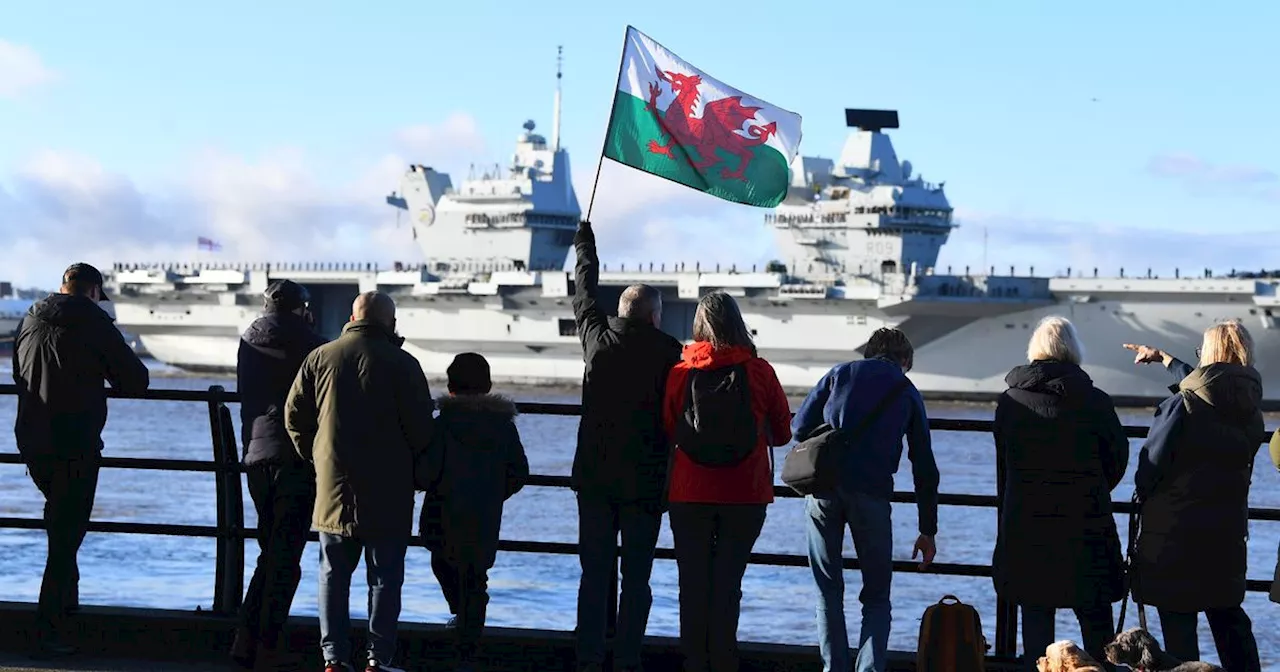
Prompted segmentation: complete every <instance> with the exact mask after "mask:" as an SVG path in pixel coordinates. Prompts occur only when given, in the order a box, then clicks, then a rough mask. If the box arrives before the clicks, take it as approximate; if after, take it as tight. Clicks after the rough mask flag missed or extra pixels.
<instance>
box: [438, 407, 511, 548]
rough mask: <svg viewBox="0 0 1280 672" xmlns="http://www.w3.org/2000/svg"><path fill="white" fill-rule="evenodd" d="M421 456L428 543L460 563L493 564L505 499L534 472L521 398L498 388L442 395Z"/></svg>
mask: <svg viewBox="0 0 1280 672" xmlns="http://www.w3.org/2000/svg"><path fill="white" fill-rule="evenodd" d="M437 403H438V404H439V406H440V417H439V418H437V419H436V423H435V429H434V430H433V431H432V438H431V446H430V448H428V449H427V458H426V459H425V460H423V462H422V467H423V469H424V473H423V474H421V475H420V477H419V482H420V483H422V484H423V487H425V488H426V496H425V497H424V498H423V506H422V514H421V516H420V519H419V529H420V530H421V534H422V536H423V538H424V541H425V542H426V545H427V548H428V549H430V550H431V551H432V552H433V553H435V552H439V551H443V552H444V553H445V556H446V557H447V558H449V560H450V562H453V563H455V564H457V565H466V566H479V567H482V568H484V569H489V568H491V567H493V563H494V560H495V559H496V558H497V553H498V537H499V534H500V532H501V528H502V509H503V503H504V502H506V501H507V500H508V499H510V498H511V496H512V495H514V494H516V493H517V492H519V491H520V489H521V488H523V487H524V485H525V482H526V481H528V480H529V459H528V457H527V456H526V455H525V452H524V445H523V444H522V443H521V442H520V432H519V430H517V429H516V423H515V417H516V415H517V413H516V405H515V404H514V403H512V401H511V400H510V399H507V398H506V397H502V396H499V395H496V394H479V395H458V396H449V397H441V398H440V399H439V400H438V402H437Z"/></svg>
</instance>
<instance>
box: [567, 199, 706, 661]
mask: <svg viewBox="0 0 1280 672" xmlns="http://www.w3.org/2000/svg"><path fill="white" fill-rule="evenodd" d="M573 246H574V250H575V251H576V253H577V268H576V270H575V274H574V296H573V312H574V318H575V319H576V321H577V326H578V336H579V338H581V339H582V352H583V359H584V361H585V363H586V367H585V370H584V372H583V378H582V419H581V421H580V423H579V425H578V449H577V452H576V453H575V454H574V456H573V473H572V485H573V489H574V491H575V492H577V495H578V549H579V550H578V553H579V561H580V563H581V565H582V582H581V584H580V585H579V587H578V628H577V637H578V669H579V670H589V671H592V672H594V671H596V670H599V669H600V666H601V664H602V663H603V661H604V640H605V627H606V616H605V613H606V610H607V606H606V605H607V604H608V599H609V591H610V590H612V589H613V581H612V578H613V576H615V572H616V570H615V564H614V562H615V558H614V556H615V553H616V549H617V543H618V534H619V532H621V534H622V597H621V600H620V601H619V605H618V622H617V634H616V637H615V640H614V641H615V642H616V646H615V650H614V654H613V657H614V669H616V670H620V671H621V670H638V669H639V668H640V644H641V639H642V638H643V636H644V630H645V626H646V625H647V624H648V621H649V608H650V606H651V605H652V603H653V595H652V593H651V592H650V590H649V574H650V572H651V571H652V569H653V552H654V548H655V547H656V546H657V544H658V529H659V527H660V526H661V524H662V511H663V508H664V504H665V501H666V497H665V495H666V493H665V490H666V480H667V459H668V447H667V440H666V435H665V433H664V431H663V427H662V395H663V390H664V388H665V386H666V382H667V373H668V372H669V371H670V370H671V367H672V366H674V365H675V364H676V363H677V362H679V361H680V351H681V345H680V342H679V341H677V340H676V339H675V338H673V337H671V336H669V335H668V334H665V333H663V332H662V331H660V330H659V326H660V325H661V322H662V294H660V293H659V292H658V290H657V289H654V288H653V287H650V286H648V285H632V286H630V287H628V288H626V290H624V291H623V292H622V296H621V298H620V299H619V300H618V317H606V316H605V314H604V311H602V310H601V309H600V307H599V306H598V305H597V294H598V289H599V283H600V259H599V257H598V256H597V254H596V240H595V233H594V232H593V231H592V229H591V223H590V222H585V221H584V222H582V223H581V224H580V225H579V227H578V233H577V235H576V236H575V237H574V241H573Z"/></svg>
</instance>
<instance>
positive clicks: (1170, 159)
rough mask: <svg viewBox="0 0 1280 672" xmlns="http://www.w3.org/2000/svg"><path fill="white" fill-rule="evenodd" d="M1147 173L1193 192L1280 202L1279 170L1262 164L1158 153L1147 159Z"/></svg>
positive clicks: (1183, 154) (1177, 153)
mask: <svg viewBox="0 0 1280 672" xmlns="http://www.w3.org/2000/svg"><path fill="white" fill-rule="evenodd" d="M1146 169H1147V173H1148V174H1149V175H1152V176H1154V177H1158V178H1160V179H1165V180H1175V181H1178V182H1181V183H1182V186H1183V187H1184V188H1185V189H1186V190H1187V191H1189V192H1192V193H1210V192H1214V193H1221V192H1224V191H1225V192H1229V193H1232V194H1234V195H1238V196H1244V197H1247V198H1256V199H1261V200H1264V201H1271V202H1275V203H1280V174H1277V173H1276V172H1275V171H1274V170H1271V169H1269V168H1264V167H1262V166H1254V165H1248V164H1215V163H1212V162H1210V161H1207V160H1205V159H1204V158H1201V157H1199V156H1196V155H1194V154H1187V153H1179V152H1175V153H1169V154H1157V155H1156V156H1153V157H1151V159H1150V160H1148V161H1147V167H1146Z"/></svg>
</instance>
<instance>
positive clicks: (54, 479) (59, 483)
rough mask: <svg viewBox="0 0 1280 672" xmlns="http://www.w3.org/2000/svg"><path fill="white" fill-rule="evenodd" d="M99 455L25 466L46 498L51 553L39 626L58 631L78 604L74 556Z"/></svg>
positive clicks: (85, 528)
mask: <svg viewBox="0 0 1280 672" xmlns="http://www.w3.org/2000/svg"><path fill="white" fill-rule="evenodd" d="M100 464H101V462H100V457H99V456H98V455H96V454H94V455H89V456H86V457H79V458H42V459H37V460H32V461H30V462H29V463H28V464H27V470H28V471H29V472H30V474H31V480H32V481H34V482H35V484H36V487H37V488H39V489H40V492H41V494H43V495H44V500H45V503H44V522H45V534H46V536H47V537H48V540H49V555H48V559H47V560H46V561H45V565H44V580H43V581H42V582H41V583H40V601H39V605H38V606H37V607H36V613H37V615H38V616H39V618H40V622H41V627H42V628H44V629H45V630H46V631H53V632H57V631H58V630H60V629H62V628H63V626H64V625H65V621H66V617H67V613H68V612H69V611H70V610H72V609H75V608H77V607H78V606H79V603H80V588H79V585H80V567H79V565H78V564H77V563H76V554H77V553H79V552H80V544H81V543H83V542H84V535H85V533H86V532H87V531H88V530H89V517H90V516H91V515H92V514H93V500H94V496H95V495H96V494H97V490H98V470H99V467H100Z"/></svg>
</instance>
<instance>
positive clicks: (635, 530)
mask: <svg viewBox="0 0 1280 672" xmlns="http://www.w3.org/2000/svg"><path fill="white" fill-rule="evenodd" d="M661 526H662V511H661V510H660V509H659V508H657V507H656V506H653V505H649V504H638V503H619V502H614V501H611V500H609V499H606V498H603V497H594V496H585V495H582V494H579V495H578V561H579V563H580V564H581V566H582V579H581V583H580V584H579V586H578V627H577V636H578V664H579V665H582V664H588V663H596V664H600V663H603V662H604V640H605V628H606V625H607V611H608V604H609V602H608V600H609V592H610V591H612V590H613V589H614V584H613V580H614V578H615V577H616V576H617V571H618V570H617V569H616V568H615V564H614V563H615V555H616V554H617V552H618V535H619V533H621V535H622V557H621V569H622V597H621V599H619V601H618V622H617V628H616V634H615V636H614V649H613V666H614V669H615V670H621V669H624V668H628V667H638V666H639V665H640V645H641V643H642V641H643V639H644V630H645V627H646V626H647V625H648V624H649V608H650V607H651V606H653V593H652V592H651V591H650V589H649V575H650V574H651V573H652V572H653V552H654V548H656V547H657V545H658V529H659V528H660V527H661Z"/></svg>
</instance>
